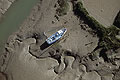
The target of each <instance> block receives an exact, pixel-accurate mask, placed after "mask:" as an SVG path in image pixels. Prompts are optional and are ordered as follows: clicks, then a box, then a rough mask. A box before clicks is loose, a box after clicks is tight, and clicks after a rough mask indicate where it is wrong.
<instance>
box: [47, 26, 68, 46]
mask: <svg viewBox="0 0 120 80" xmlns="http://www.w3.org/2000/svg"><path fill="white" fill-rule="evenodd" d="M66 32H67V29H66V28H62V29H60V30H58V31H57V32H56V33H54V34H53V35H51V36H50V37H48V38H47V39H46V42H47V43H48V44H53V43H55V42H56V41H58V40H59V39H60V38H62V37H63V36H64V34H65V33H66Z"/></svg>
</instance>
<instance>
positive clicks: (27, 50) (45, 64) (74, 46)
mask: <svg viewBox="0 0 120 80" xmlns="http://www.w3.org/2000/svg"><path fill="white" fill-rule="evenodd" d="M68 3H69V9H68V11H67V14H66V15H64V16H58V15H57V14H56V9H57V8H59V5H58V1H57V0H40V1H39V3H37V4H36V6H35V7H34V8H33V9H32V12H31V14H30V16H29V17H28V18H27V19H26V20H25V21H24V23H23V24H22V25H21V27H20V29H19V30H18V31H17V32H15V33H14V34H13V35H11V36H10V37H9V39H8V41H7V43H6V45H5V52H4V54H3V55H2V56H1V58H0V59H1V61H0V70H1V72H4V73H5V75H7V80H120V78H119V74H120V71H119V66H120V64H119V62H120V61H119V59H120V57H119V55H120V50H119V49H118V50H116V53H115V54H114V55H112V53H114V52H113V51H112V50H110V51H107V52H102V51H101V49H100V48H99V49H96V47H97V46H98V42H99V38H98V37H97V35H96V34H95V32H94V31H93V30H92V29H91V28H90V27H89V26H88V25H87V24H85V23H84V21H83V19H82V18H81V17H80V18H79V17H77V16H76V15H74V12H73V5H72V2H71V1H69V0H68ZM63 26H64V27H66V28H67V29H68V31H67V33H66V34H65V36H64V37H63V38H62V39H61V40H60V41H58V42H57V43H55V44H54V45H48V44H46V42H45V40H46V38H47V36H48V34H52V33H53V32H55V31H56V30H59V29H61V28H62V27H63ZM44 32H45V33H46V34H45V33H44ZM103 54H105V56H104V55H103ZM106 57H107V58H106ZM1 76H4V75H3V74H0V77H1ZM3 80H4V77H3Z"/></svg>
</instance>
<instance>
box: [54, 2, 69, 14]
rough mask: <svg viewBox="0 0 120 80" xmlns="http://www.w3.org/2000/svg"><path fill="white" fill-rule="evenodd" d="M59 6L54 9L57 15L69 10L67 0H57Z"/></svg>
mask: <svg viewBox="0 0 120 80" xmlns="http://www.w3.org/2000/svg"><path fill="white" fill-rule="evenodd" d="M58 4H59V8H58V9H57V10H56V11H57V14H58V15H59V16H63V15H66V14H67V12H68V11H69V8H70V6H69V3H68V1H67V0H58Z"/></svg>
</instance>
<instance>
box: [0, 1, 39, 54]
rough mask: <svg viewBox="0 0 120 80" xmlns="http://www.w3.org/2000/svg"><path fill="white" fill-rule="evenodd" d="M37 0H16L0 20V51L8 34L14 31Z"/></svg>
mask: <svg viewBox="0 0 120 80" xmlns="http://www.w3.org/2000/svg"><path fill="white" fill-rule="evenodd" d="M38 1H39V0H16V2H15V3H13V4H12V6H11V7H10V8H9V9H8V11H7V12H6V14H5V15H4V18H3V20H2V21H1V22H0V52H1V50H2V49H3V47H4V43H5V42H6V40H7V38H8V36H9V35H10V34H12V33H13V32H15V31H16V30H17V29H18V28H19V26H20V24H21V23H22V22H23V21H24V19H25V18H26V17H27V16H28V15H29V13H30V11H31V9H32V7H33V6H34V5H35V4H36V3H37V2H38Z"/></svg>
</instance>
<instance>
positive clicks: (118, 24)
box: [114, 11, 120, 28]
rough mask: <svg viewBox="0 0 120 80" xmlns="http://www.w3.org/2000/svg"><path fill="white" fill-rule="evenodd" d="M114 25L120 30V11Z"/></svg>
mask: <svg viewBox="0 0 120 80" xmlns="http://www.w3.org/2000/svg"><path fill="white" fill-rule="evenodd" d="M114 25H115V26H117V27H118V28H120V11H119V13H118V15H117V16H116V18H115V21H114Z"/></svg>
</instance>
